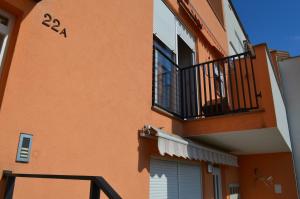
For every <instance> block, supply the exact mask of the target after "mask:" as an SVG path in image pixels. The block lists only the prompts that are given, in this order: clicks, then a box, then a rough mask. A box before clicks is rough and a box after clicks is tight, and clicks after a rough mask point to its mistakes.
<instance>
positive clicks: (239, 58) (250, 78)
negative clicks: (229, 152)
mask: <svg viewBox="0 0 300 199" xmlns="http://www.w3.org/2000/svg"><path fill="white" fill-rule="evenodd" d="M252 59H253V58H252V57H251V56H250V53H247V52H246V53H242V54H237V55H234V56H230V57H225V58H221V59H218V60H214V61H209V62H206V63H201V64H197V65H193V66H189V67H180V66H178V65H177V64H176V63H175V62H174V61H173V60H171V59H170V58H168V56H167V55H165V54H164V52H162V51H161V50H160V49H158V48H156V47H153V85H152V104H153V106H154V107H158V108H160V109H162V110H164V111H166V112H168V113H171V114H172V115H174V116H176V117H179V118H180V119H185V120H188V119H199V118H204V117H209V116H216V115H224V114H229V113H237V112H247V111H250V110H253V109H258V108H259V104H258V97H259V94H258V93H257V89H256V82H255V74H254V69H253V60H252Z"/></svg>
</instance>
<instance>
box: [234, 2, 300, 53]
mask: <svg viewBox="0 0 300 199" xmlns="http://www.w3.org/2000/svg"><path fill="white" fill-rule="evenodd" d="M232 2H233V4H234V6H235V8H236V10H237V12H238V14H239V16H240V19H241V21H242V23H243V25H244V27H245V29H246V31H247V33H248V35H249V37H250V40H251V42H252V43H253V44H259V43H265V42H266V43H267V44H268V46H269V48H272V49H277V50H284V51H288V52H290V54H291V55H293V56H296V55H300V0H248V1H245V0H232Z"/></svg>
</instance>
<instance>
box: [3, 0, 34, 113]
mask: <svg viewBox="0 0 300 199" xmlns="http://www.w3.org/2000/svg"><path fill="white" fill-rule="evenodd" d="M36 5H38V3H37V2H36V1H34V0H28V1H26V2H23V1H22V2H21V1H17V0H4V1H0V9H2V10H4V11H6V12H8V13H9V14H11V15H13V16H14V17H15V21H14V24H13V26H12V30H11V32H10V34H9V35H10V36H9V41H8V45H7V48H6V56H5V57H3V62H2V65H1V66H0V109H1V107H2V101H3V97H4V93H5V88H6V83H7V78H8V74H9V70H10V66H11V62H12V58H13V54H14V50H15V46H16V42H17V38H18V34H19V30H20V26H21V24H22V21H23V20H24V19H25V18H26V16H27V15H28V14H29V13H30V12H31V11H32V10H33V9H34V7H35V6H36Z"/></svg>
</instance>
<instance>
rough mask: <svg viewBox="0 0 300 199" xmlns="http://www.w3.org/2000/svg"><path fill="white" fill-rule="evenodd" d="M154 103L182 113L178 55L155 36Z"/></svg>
mask: <svg viewBox="0 0 300 199" xmlns="http://www.w3.org/2000/svg"><path fill="white" fill-rule="evenodd" d="M153 53H154V60H153V64H154V66H153V67H154V68H153V69H154V71H153V73H154V82H153V87H154V88H153V89H154V96H153V97H154V105H155V106H157V107H159V108H162V109H164V110H166V111H168V112H170V113H172V114H174V115H180V105H179V100H180V99H179V98H180V93H179V70H178V66H177V65H176V63H175V61H176V60H175V59H176V55H175V53H174V52H173V51H172V50H170V49H169V48H168V47H167V46H166V45H165V44H164V43H163V42H161V41H160V40H159V39H158V38H157V37H155V36H154V52H153Z"/></svg>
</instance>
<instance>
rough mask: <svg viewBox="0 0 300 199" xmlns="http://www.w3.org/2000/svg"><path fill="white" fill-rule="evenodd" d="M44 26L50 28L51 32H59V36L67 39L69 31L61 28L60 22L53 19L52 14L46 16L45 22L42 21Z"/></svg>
mask: <svg viewBox="0 0 300 199" xmlns="http://www.w3.org/2000/svg"><path fill="white" fill-rule="evenodd" d="M42 24H43V25H44V26H46V27H48V28H50V29H51V30H53V31H55V32H57V33H58V34H59V35H61V36H63V37H65V38H67V29H66V28H61V26H60V21H59V20H58V19H56V18H53V17H52V16H51V14H49V13H46V14H44V20H43V21H42Z"/></svg>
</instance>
